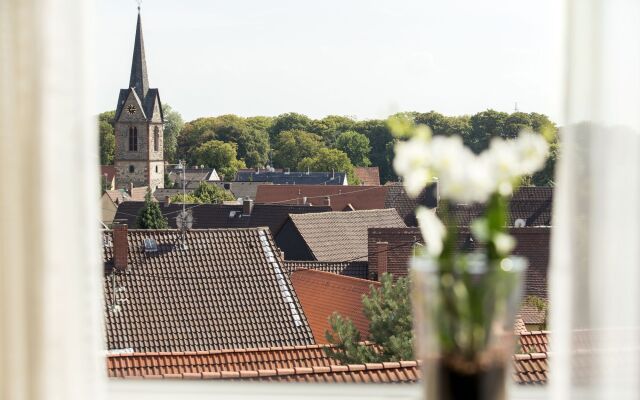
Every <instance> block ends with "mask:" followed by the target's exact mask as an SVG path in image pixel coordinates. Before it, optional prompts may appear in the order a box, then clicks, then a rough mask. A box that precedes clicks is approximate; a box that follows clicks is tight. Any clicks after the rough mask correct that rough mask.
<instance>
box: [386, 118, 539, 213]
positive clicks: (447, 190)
mask: <svg viewBox="0 0 640 400" xmlns="http://www.w3.org/2000/svg"><path fill="white" fill-rule="evenodd" d="M417 129H420V131H419V134H414V135H413V136H412V137H411V138H410V139H409V140H407V141H401V142H399V143H397V144H396V147H395V158H394V160H393V167H394V169H395V171H396V172H397V173H398V175H400V176H402V177H403V180H404V185H405V188H406V190H407V193H408V194H409V195H410V196H413V197H416V196H418V195H419V194H420V192H421V191H422V190H423V189H424V187H425V186H426V185H428V184H429V183H431V182H432V181H433V180H434V178H437V179H438V184H439V193H440V196H441V197H442V198H443V199H447V200H452V201H457V202H460V203H484V202H486V201H487V200H488V198H489V197H490V196H491V195H492V194H494V193H500V194H501V195H503V196H509V195H511V194H512V193H513V189H514V186H516V185H517V184H518V183H519V182H520V180H521V178H522V177H523V176H526V175H531V174H533V173H534V172H536V171H538V170H539V169H541V168H542V167H543V166H544V163H545V160H546V158H547V154H548V152H549V145H548V143H547V141H546V140H545V139H544V138H543V137H542V136H541V135H538V134H536V133H534V132H531V131H523V132H521V133H520V135H519V136H518V138H516V139H511V140H505V139H502V138H494V139H492V140H491V143H490V146H489V148H488V149H487V150H485V151H484V152H482V153H481V154H479V155H476V154H474V153H473V152H472V151H471V150H469V149H468V148H467V147H465V146H464V144H463V143H462V139H461V138H460V137H459V136H449V137H446V136H435V137H433V138H432V137H431V134H430V132H429V131H428V130H427V128H426V127H419V128H417Z"/></svg>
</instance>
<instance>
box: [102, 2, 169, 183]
mask: <svg viewBox="0 0 640 400" xmlns="http://www.w3.org/2000/svg"><path fill="white" fill-rule="evenodd" d="M163 129H164V116H163V114H162V103H161V102H160V94H159V93H158V89H150V88H149V78H148V76H147V61H146V59H145V55H144V40H143V39H142V22H141V19H140V7H138V24H137V26H136V39H135V43H134V46H133V60H132V62H131V78H130V79H129V88H128V89H120V95H119V96H118V106H117V107H116V116H115V136H116V151H115V160H114V163H115V167H116V188H117V189H125V188H128V187H129V186H130V185H131V184H133V186H135V187H138V186H148V187H149V188H151V191H152V192H153V191H155V190H156V189H158V188H162V187H164V151H163V136H162V133H163Z"/></svg>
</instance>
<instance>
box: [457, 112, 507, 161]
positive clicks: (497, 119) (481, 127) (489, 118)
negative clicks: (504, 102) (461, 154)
mask: <svg viewBox="0 0 640 400" xmlns="http://www.w3.org/2000/svg"><path fill="white" fill-rule="evenodd" d="M508 117H509V114H507V113H505V112H499V111H495V110H487V111H482V112H479V113H477V114H475V115H473V116H472V117H471V119H470V122H471V132H470V135H469V138H468V139H467V141H465V144H466V145H467V146H469V147H471V149H472V150H473V151H474V152H476V153H480V152H481V151H482V150H484V149H486V148H487V146H488V145H489V142H490V141H491V138H492V137H495V136H500V137H505V122H506V120H507V118H508Z"/></svg>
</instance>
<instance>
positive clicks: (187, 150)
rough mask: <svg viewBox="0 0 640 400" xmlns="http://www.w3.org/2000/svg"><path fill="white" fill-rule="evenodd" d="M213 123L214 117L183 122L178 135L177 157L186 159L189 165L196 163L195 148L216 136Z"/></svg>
mask: <svg viewBox="0 0 640 400" xmlns="http://www.w3.org/2000/svg"><path fill="white" fill-rule="evenodd" d="M215 123H216V121H215V118H198V119H195V120H193V121H189V122H187V123H186V124H184V127H183V128H182V130H181V131H180V134H179V135H178V148H177V156H178V158H180V159H184V160H187V163H188V164H190V165H194V164H196V161H195V150H196V149H197V148H198V147H199V146H201V145H202V144H204V143H206V142H208V141H210V140H213V139H215V138H216V134H215V129H214V128H215Z"/></svg>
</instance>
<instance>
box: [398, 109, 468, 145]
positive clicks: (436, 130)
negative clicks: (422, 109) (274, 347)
mask: <svg viewBox="0 0 640 400" xmlns="http://www.w3.org/2000/svg"><path fill="white" fill-rule="evenodd" d="M407 114H409V115H412V116H413V121H414V122H415V123H416V124H422V125H427V126H428V127H429V128H431V130H432V131H433V134H434V135H444V136H451V135H460V136H461V137H462V138H463V139H464V138H467V137H468V136H469V134H470V132H471V121H470V117H468V116H466V115H463V116H460V117H447V116H445V115H442V114H440V113H437V112H435V111H429V112H428V113H407Z"/></svg>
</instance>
